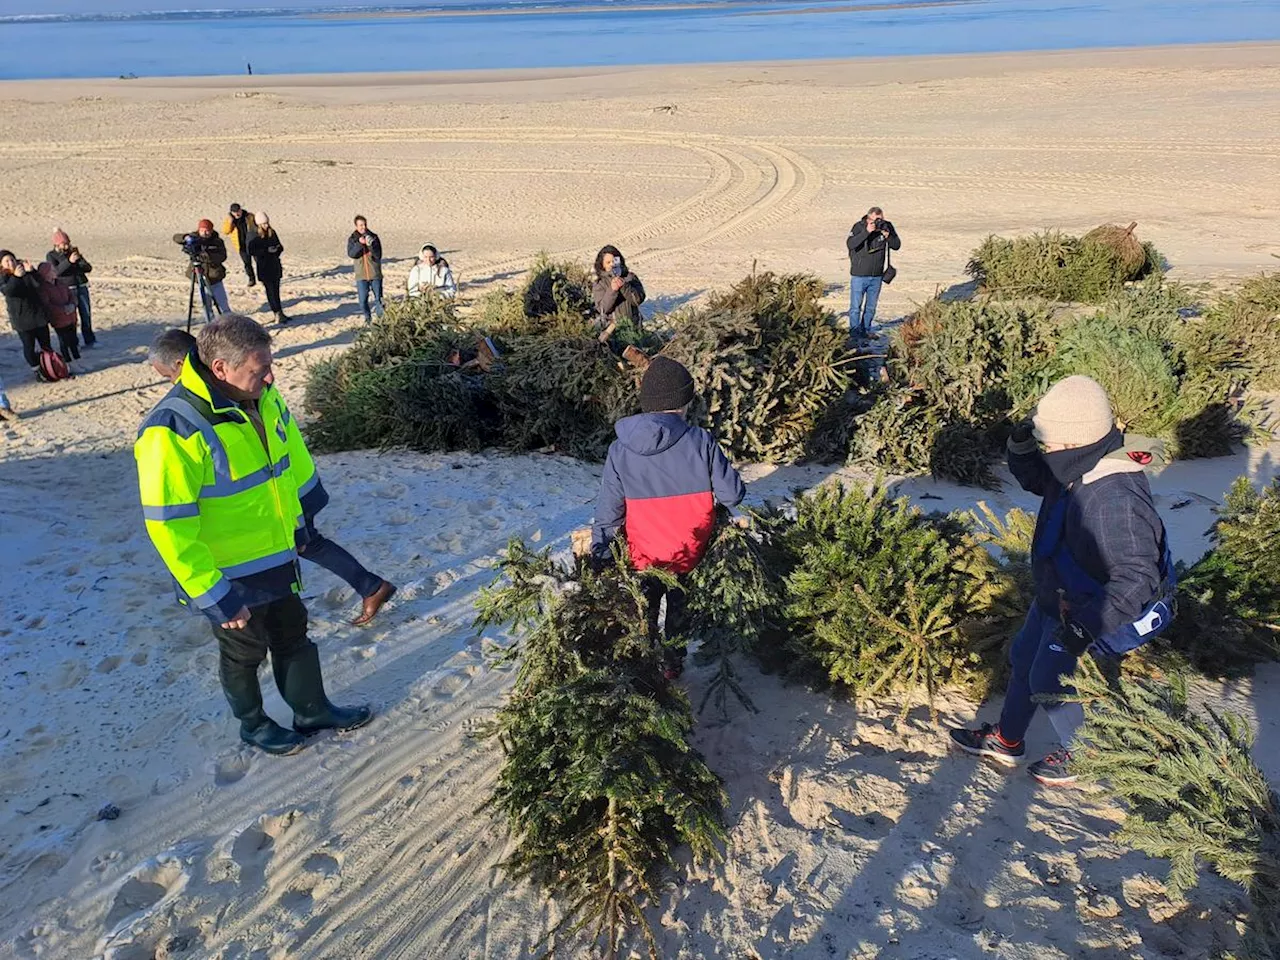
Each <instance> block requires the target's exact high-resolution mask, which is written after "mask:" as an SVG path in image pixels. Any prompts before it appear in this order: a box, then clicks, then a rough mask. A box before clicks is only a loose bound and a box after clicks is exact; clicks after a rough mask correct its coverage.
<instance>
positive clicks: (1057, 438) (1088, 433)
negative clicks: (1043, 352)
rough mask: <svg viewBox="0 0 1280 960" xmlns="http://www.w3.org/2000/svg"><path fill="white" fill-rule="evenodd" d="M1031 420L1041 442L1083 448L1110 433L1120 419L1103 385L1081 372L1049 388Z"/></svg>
mask: <svg viewBox="0 0 1280 960" xmlns="http://www.w3.org/2000/svg"><path fill="white" fill-rule="evenodd" d="M1031 423H1032V427H1033V429H1032V433H1033V434H1034V435H1035V438H1036V439H1037V440H1039V441H1040V442H1041V443H1053V444H1063V445H1066V446H1072V447H1083V446H1087V445H1088V444H1090V443H1097V442H1098V441H1099V440H1101V439H1102V438H1103V437H1105V436H1106V435H1107V434H1108V433H1110V432H1111V429H1112V428H1113V427H1114V426H1115V425H1116V418H1115V414H1113V413H1112V412H1111V401H1110V400H1108V399H1107V391H1105V390H1103V389H1102V385H1101V384H1099V383H1098V381H1096V380H1094V379H1092V378H1091V377H1082V376H1080V375H1078V374H1077V375H1076V376H1071V377H1066V378H1065V379H1062V380H1059V381H1058V382H1057V383H1055V384H1054V385H1053V386H1052V387H1050V388H1049V392H1048V393H1046V394H1045V395H1044V397H1042V398H1041V400H1040V402H1039V403H1038V404H1036V410H1035V413H1033V414H1032V415H1031Z"/></svg>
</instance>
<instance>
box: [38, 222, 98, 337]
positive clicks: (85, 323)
mask: <svg viewBox="0 0 1280 960" xmlns="http://www.w3.org/2000/svg"><path fill="white" fill-rule="evenodd" d="M45 259H46V260H47V261H49V263H51V264H53V272H54V275H55V276H56V277H57V278H58V283H59V284H60V285H62V286H64V287H67V288H69V289H70V290H71V294H72V297H73V298H74V300H75V304H76V310H77V312H78V313H79V314H80V333H81V335H82V337H83V339H84V345H85V346H86V347H92V346H93V345H94V344H95V343H97V342H98V338H97V336H95V335H94V332H93V322H92V319H91V311H90V304H89V278H88V277H87V276H86V274H88V273H90V272H91V271H92V270H93V265H92V264H91V263H89V261H88V260H86V259H85V258H84V254H82V253H81V252H80V250H79V249H78V248H77V247H73V246H72V245H71V238H70V237H69V236H67V233H66V231H65V230H62V229H59V230H56V231H54V234H53V249H52V250H50V251H49V252H48V254H46V255H45Z"/></svg>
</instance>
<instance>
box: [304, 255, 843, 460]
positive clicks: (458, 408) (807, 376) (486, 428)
mask: <svg viewBox="0 0 1280 960" xmlns="http://www.w3.org/2000/svg"><path fill="white" fill-rule="evenodd" d="M822 293H823V287H822V284H821V282H820V281H818V280H817V279H816V278H814V277H809V276H801V275H793V276H776V275H774V274H770V273H762V274H752V275H751V276H749V277H747V278H745V279H744V280H743V281H741V282H740V283H739V284H737V285H736V286H735V287H733V288H732V289H730V290H729V291H727V292H726V293H724V294H719V295H715V296H713V297H712V298H711V299H710V301H709V303H708V304H707V305H706V306H705V307H702V308H700V309H697V310H690V311H686V312H684V313H680V314H675V315H673V316H671V317H668V318H665V319H666V323H667V329H665V330H663V331H662V332H661V333H660V334H659V333H652V332H651V333H641V332H640V331H637V330H621V329H619V330H615V331H614V332H613V334H612V336H611V337H610V338H609V342H608V343H602V342H601V341H600V338H599V333H598V331H597V329H596V325H595V323H594V321H593V318H592V311H593V309H594V308H593V306H592V304H591V298H590V287H589V278H588V277H587V275H586V274H585V272H584V271H582V269H581V268H579V267H575V266H574V265H572V264H563V263H557V262H554V261H550V260H547V259H545V258H541V259H539V260H538V261H537V262H535V264H534V266H533V269H532V270H531V271H530V273H529V275H528V277H527V278H526V280H525V282H524V283H523V285H522V286H521V287H520V288H519V289H517V290H504V291H497V292H495V293H491V294H488V295H487V296H485V297H484V298H483V299H482V301H481V303H480V304H479V309H478V311H477V316H476V317H474V318H472V319H473V322H471V323H464V322H463V321H462V320H461V319H460V318H459V316H458V313H457V308H456V306H455V305H454V303H453V302H449V301H444V300H440V299H438V298H435V297H426V298H422V299H410V300H402V301H396V302H393V303H391V304H390V305H389V306H388V308H387V312H386V315H385V316H384V317H382V318H380V319H378V320H377V321H376V322H375V323H373V324H372V325H371V326H369V327H368V328H366V329H365V330H364V331H362V332H361V334H360V335H359V337H358V338H357V340H356V343H355V345H354V346H353V347H352V348H351V350H349V351H347V352H346V353H344V354H342V355H341V356H339V357H338V358H336V359H333V360H328V361H325V362H322V363H320V364H318V365H317V366H316V367H315V368H314V370H313V372H312V375H311V379H310V382H309V385H308V391H307V407H308V409H309V411H310V412H311V413H312V414H313V415H314V417H313V423H312V425H311V427H310V432H311V438H312V442H313V443H314V445H315V446H316V448H317V449H320V450H342V449H351V448H356V447H379V446H408V447H411V448H414V449H419V450H451V449H471V450H474V449H479V448H483V447H500V448H504V449H508V450H513V451H526V450H540V449H545V448H553V449H555V450H557V451H559V452H563V453H567V454H570V455H571V456H576V457H581V458H583V459H588V460H600V459H603V457H604V454H605V451H606V450H607V448H608V445H609V442H610V441H611V439H612V437H613V425H614V423H615V422H616V421H617V420H619V419H621V418H622V417H624V416H627V415H629V414H632V413H636V412H638V410H639V403H638V387H639V378H640V375H641V373H642V371H643V367H644V357H646V356H653V355H655V354H657V353H658V352H659V351H661V352H662V353H664V354H666V355H668V356H673V357H675V358H676V359H679V360H682V361H684V362H685V363H686V364H687V365H688V366H689V367H690V369H691V370H692V371H693V373H694V377H695V382H697V383H698V384H699V387H700V389H701V393H700V395H699V398H698V401H697V403H696V409H695V410H694V411H693V413H692V417H693V419H694V420H695V421H697V422H700V423H704V424H705V425H707V426H708V428H710V429H711V430H712V431H713V432H714V433H715V434H716V435H717V437H718V438H719V439H720V440H721V442H722V443H723V444H724V446H725V447H726V449H727V450H728V451H729V452H730V454H731V455H732V456H734V457H735V458H737V459H740V460H768V461H779V460H796V459H800V458H802V457H804V456H806V455H807V454H809V453H812V452H814V451H817V450H830V451H834V453H835V454H836V455H837V456H838V457H842V456H843V443H844V441H843V440H842V439H840V436H839V435H840V431H842V430H844V429H846V423H845V420H844V418H842V417H841V416H840V415H839V413H840V412H841V410H842V409H843V404H844V400H845V395H846V393H847V391H848V375H847V373H846V367H847V365H848V363H849V362H850V354H849V351H848V347H847V343H846V336H845V334H843V333H842V332H841V331H840V329H839V328H838V325H837V323H836V318H835V315H834V314H833V313H831V312H830V311H829V310H826V309H825V308H824V307H822V306H821V304H820V303H819V300H820V298H821V296H822ZM625 346H630V347H633V348H637V349H638V350H639V353H628V356H629V357H631V358H633V359H632V360H631V361H624V360H622V359H620V357H619V356H617V355H616V354H615V351H616V350H618V349H620V348H621V347H625ZM833 414H834V415H833ZM824 431H834V432H835V434H836V435H837V438H836V439H835V440H831V439H830V437H828V436H827V435H826V433H824Z"/></svg>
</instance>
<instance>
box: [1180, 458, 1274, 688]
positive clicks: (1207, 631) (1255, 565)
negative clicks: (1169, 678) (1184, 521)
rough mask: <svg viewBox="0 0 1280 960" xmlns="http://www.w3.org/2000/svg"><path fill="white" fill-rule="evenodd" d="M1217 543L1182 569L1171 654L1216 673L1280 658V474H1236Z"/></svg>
mask: <svg viewBox="0 0 1280 960" xmlns="http://www.w3.org/2000/svg"><path fill="white" fill-rule="evenodd" d="M1211 538H1212V541H1213V545H1212V548H1211V549H1210V550H1209V552H1207V553H1206V554H1205V555H1204V556H1203V557H1201V558H1200V559H1199V560H1198V561H1197V562H1196V563H1195V564H1193V565H1192V566H1190V567H1189V568H1186V569H1183V570H1182V571H1181V572H1180V578H1179V582H1178V616H1177V617H1176V618H1175V620H1174V622H1173V625H1172V627H1171V628H1170V630H1169V632H1168V633H1167V634H1166V635H1165V637H1164V638H1162V642H1161V644H1160V647H1159V650H1160V651H1161V653H1162V654H1163V655H1164V659H1165V660H1166V661H1167V662H1169V663H1171V664H1173V665H1175V666H1181V665H1184V664H1185V665H1186V666H1188V667H1190V668H1191V669H1194V670H1196V671H1197V672H1199V673H1202V674H1204V675H1205V676H1208V677H1213V678H1229V677H1238V676H1241V675H1242V674H1247V673H1248V672H1250V671H1251V670H1252V668H1253V666H1254V664H1256V663H1259V662H1262V661H1266V660H1280V479H1276V480H1273V481H1272V482H1271V483H1270V484H1268V485H1266V486H1264V487H1262V489H1261V490H1259V489H1258V488H1256V487H1255V486H1254V485H1253V483H1252V482H1250V481H1249V480H1248V479H1247V478H1245V477H1241V478H1239V479H1238V480H1236V482H1235V484H1234V485H1233V486H1232V487H1231V490H1230V491H1229V492H1228V493H1227V496H1226V498H1225V503H1224V504H1223V507H1222V509H1221V510H1220V511H1219V514H1218V519H1217V521H1216V522H1215V524H1214V526H1213V530H1212V532H1211Z"/></svg>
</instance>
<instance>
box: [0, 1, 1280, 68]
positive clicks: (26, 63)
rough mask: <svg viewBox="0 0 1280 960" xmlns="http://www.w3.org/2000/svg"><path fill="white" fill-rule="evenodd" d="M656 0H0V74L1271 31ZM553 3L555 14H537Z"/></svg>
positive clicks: (922, 7)
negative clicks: (674, 5)
mask: <svg viewBox="0 0 1280 960" xmlns="http://www.w3.org/2000/svg"><path fill="white" fill-rule="evenodd" d="M654 2H655V0H603V2H602V0H567V2H558V0H519V2H512V0H437V2H435V3H431V4H426V3H416V4H411V3H407V2H405V3H400V4H395V3H385V2H384V3H382V4H370V3H369V2H368V0H364V2H359V0H318V2H312V3H306V2H305V0H292V2H291V0H280V2H279V4H278V5H275V6H268V3H269V0H268V3H264V2H263V0H169V2H168V6H169V7H170V8H172V9H164V10H161V11H160V12H146V11H148V10H151V11H155V10H156V9H157V8H160V7H164V6H165V0H46V2H44V3H36V2H33V0H0V79H18V78H30V77H104V76H105V77H114V76H121V75H125V74H134V75H137V76H182V75H197V74H204V75H208V74H227V73H244V72H245V66H246V63H252V65H253V71H254V73H255V74H271V73H328V72H354V71H372V70H456V69H488V68H496V67H569V66H594V65H601V64H641V63H691V62H717V61H734V60H794V59H811V58H829V57H861V56H893V55H903V54H950V53H989V52H1000V51H1011V50H1042V49H1056V48H1073V47H1105V46H1136V45H1149V44H1180V43H1209V42H1219V41H1239V40H1280V0H1164V2H1155V0H1095V2H1088V0H958V2H953V3H947V4H939V3H915V4H913V3H905V4H903V3H887V2H884V0H871V2H869V3H868V2H858V0H813V2H805V0H796V2H786V3H782V2H759V3H751V2H738V3H733V2H723V0H691V2H690V3H689V4H688V6H687V8H685V9H664V10H645V9H643V7H644V6H651V5H653V3H654ZM551 5H554V6H556V7H557V8H560V9H561V10H565V11H567V12H559V13H549V12H545V11H544V12H538V8H539V7H547V6H551ZM601 6H605V7H608V9H607V10H604V11H601V10H599V9H595V8H598V7H601ZM178 7H181V9H178ZM404 8H409V9H407V10H406V9H404ZM414 10H417V11H424V10H430V11H436V12H442V13H444V14H445V15H442V16H431V17H424V16H414V15H413V13H412V11H414ZM373 11H398V12H395V13H393V15H391V16H376V17H375V16H369V15H368V14H369V13H371V12H373ZM887 69H891V68H887Z"/></svg>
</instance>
